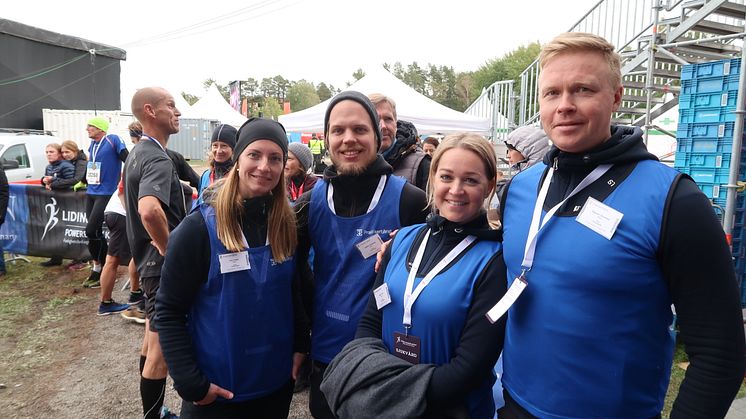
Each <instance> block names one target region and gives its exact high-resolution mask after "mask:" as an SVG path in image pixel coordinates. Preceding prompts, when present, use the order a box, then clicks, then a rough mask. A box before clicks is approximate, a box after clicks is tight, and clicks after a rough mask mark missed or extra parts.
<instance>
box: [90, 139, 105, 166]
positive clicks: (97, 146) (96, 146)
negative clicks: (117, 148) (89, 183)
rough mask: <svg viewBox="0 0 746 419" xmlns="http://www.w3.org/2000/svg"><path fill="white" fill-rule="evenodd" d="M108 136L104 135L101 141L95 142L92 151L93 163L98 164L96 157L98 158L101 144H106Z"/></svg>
mask: <svg viewBox="0 0 746 419" xmlns="http://www.w3.org/2000/svg"><path fill="white" fill-rule="evenodd" d="M106 136H107V134H104V136H103V137H101V139H100V140H98V141H94V142H93V149H92V150H91V162H93V163H95V162H96V156H98V150H100V149H101V144H103V143H104V140H105V139H106Z"/></svg>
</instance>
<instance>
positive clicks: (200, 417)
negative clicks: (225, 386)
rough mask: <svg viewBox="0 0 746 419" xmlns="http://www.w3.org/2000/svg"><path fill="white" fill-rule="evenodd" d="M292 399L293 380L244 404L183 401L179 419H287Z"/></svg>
mask: <svg viewBox="0 0 746 419" xmlns="http://www.w3.org/2000/svg"><path fill="white" fill-rule="evenodd" d="M292 398H293V380H292V379H291V380H289V381H288V382H287V383H285V384H284V385H283V386H282V387H280V388H279V389H278V390H277V391H275V392H273V393H270V394H268V395H266V396H264V397H261V398H258V399H254V400H246V401H244V402H238V403H220V402H215V403H211V404H208V405H206V406H197V405H195V404H194V403H192V402H188V401H186V400H183V401H182V403H181V413H180V415H179V417H180V418H182V419H220V418H256V419H285V418H287V417H288V413H289V411H290V401H291V400H292Z"/></svg>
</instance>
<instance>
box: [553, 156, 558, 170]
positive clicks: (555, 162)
mask: <svg viewBox="0 0 746 419" xmlns="http://www.w3.org/2000/svg"><path fill="white" fill-rule="evenodd" d="M557 160H559V158H558V157H555V158H554V162H553V163H552V169H554V170H557Z"/></svg>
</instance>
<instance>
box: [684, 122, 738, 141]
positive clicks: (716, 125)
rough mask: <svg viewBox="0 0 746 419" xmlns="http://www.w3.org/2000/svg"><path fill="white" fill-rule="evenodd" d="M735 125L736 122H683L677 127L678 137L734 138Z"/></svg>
mask: <svg viewBox="0 0 746 419" xmlns="http://www.w3.org/2000/svg"><path fill="white" fill-rule="evenodd" d="M734 125H735V122H709V123H708V122H696V123H681V124H679V125H678V127H677V129H676V137H677V138H703V137H704V138H727V139H733V127H734Z"/></svg>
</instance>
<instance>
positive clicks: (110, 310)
mask: <svg viewBox="0 0 746 419" xmlns="http://www.w3.org/2000/svg"><path fill="white" fill-rule="evenodd" d="M128 308H130V305H129V304H119V303H118V302H116V301H114V300H109V301H107V302H103V301H102V302H101V303H100V304H99V305H98V315H99V316H108V315H110V314H116V313H121V312H123V311H125V310H127V309H128Z"/></svg>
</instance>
